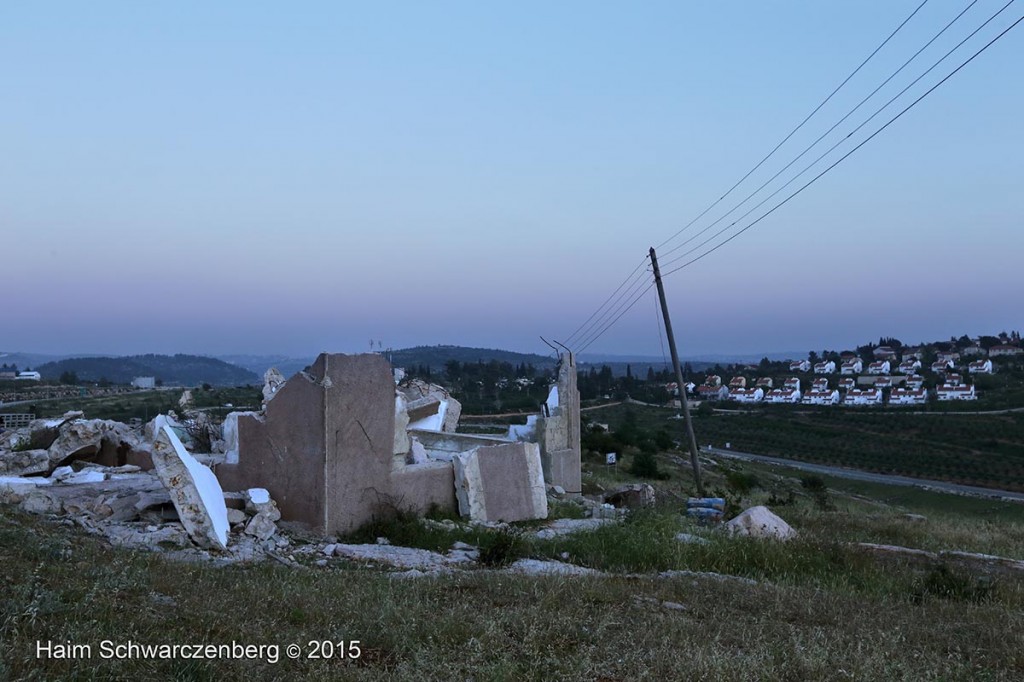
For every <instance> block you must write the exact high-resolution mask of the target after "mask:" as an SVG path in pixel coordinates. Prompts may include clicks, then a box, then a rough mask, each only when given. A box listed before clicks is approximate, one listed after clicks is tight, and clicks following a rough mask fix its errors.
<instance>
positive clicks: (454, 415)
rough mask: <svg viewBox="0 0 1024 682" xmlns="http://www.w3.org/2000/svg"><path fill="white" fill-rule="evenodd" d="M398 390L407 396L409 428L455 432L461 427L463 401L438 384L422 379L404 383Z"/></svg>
mask: <svg viewBox="0 0 1024 682" xmlns="http://www.w3.org/2000/svg"><path fill="white" fill-rule="evenodd" d="M398 390H399V391H400V392H401V393H402V395H404V396H405V399H406V402H407V403H408V409H409V422H410V425H409V428H416V429H421V430H425V431H444V432H446V433H453V432H455V431H456V430H457V429H458V427H459V417H460V416H461V415H462V403H460V402H459V401H458V400H456V399H455V398H453V397H452V396H451V394H450V393H448V391H447V390H445V389H444V387H442V386H438V385H437V384H431V383H427V382H426V381H423V380H421V379H412V380H410V381H407V382H404V383H402V384H401V385H400V386H399V387H398Z"/></svg>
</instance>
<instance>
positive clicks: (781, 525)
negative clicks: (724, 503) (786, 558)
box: [724, 505, 796, 540]
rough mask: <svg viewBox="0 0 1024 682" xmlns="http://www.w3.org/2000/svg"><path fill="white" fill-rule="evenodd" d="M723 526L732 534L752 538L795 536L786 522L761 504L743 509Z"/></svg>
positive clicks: (788, 537) (786, 538)
mask: <svg viewBox="0 0 1024 682" xmlns="http://www.w3.org/2000/svg"><path fill="white" fill-rule="evenodd" d="M724 528H725V529H726V530H727V531H729V532H730V533H733V534H734V535H742V536H749V537H754V538H765V539H772V540H790V539H792V538H795V537H796V531H795V530H793V529H792V528H791V527H790V525H789V524H788V523H786V522H785V521H783V520H782V519H781V518H779V517H778V516H776V515H775V514H773V513H772V511H771V510H770V509H768V507H765V506H763V505H758V506H756V507H751V508H749V509H747V510H745V511H743V513H741V514H739V515H738V516H737V517H736V518H734V519H732V520H731V521H729V522H728V523H726V524H725V526H724Z"/></svg>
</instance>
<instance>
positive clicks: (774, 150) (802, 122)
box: [655, 0, 928, 249]
mask: <svg viewBox="0 0 1024 682" xmlns="http://www.w3.org/2000/svg"><path fill="white" fill-rule="evenodd" d="M927 3H928V0H923V2H921V4H920V5H918V6H917V7H916V8H915V9H914V11H913V12H911V13H910V15H909V16H908V17H907V18H906V19H904V20H903V21H902V22H901V23H900V25H899V26H897V27H896V28H895V29H894V30H893V31H892V33H890V34H889V35H888V36H887V37H886V38H885V40H883V41H882V42H881V44H879V46H878V47H876V48H875V49H874V50H872V52H871V54H869V55H868V56H867V57H865V58H864V61H862V62H861V63H860V64H859V65H858V66H857V68H856V69H854V70H853V71H852V72H850V75H848V76H847V77H846V78H844V79H843V82H842V83H840V84H839V85H838V86H836V88H835V89H834V90H833V91H832V92H830V93H829V95H828V96H827V97H826V98H825V99H823V100H822V101H821V102H820V103H819V104H818V106H816V107H815V108H814V109H813V110H812V111H811V113H809V114H807V116H806V117H805V118H804V120H802V121H801V122H800V123H799V124H798V125H797V126H796V127H795V128H793V130H791V131H790V132H789V134H788V135H786V136H785V137H784V138H782V141H781V142H779V143H778V144H777V145H775V147H774V148H773V149H772V150H771V151H770V152H768V154H766V155H765V157H764V158H762V159H761V160H760V161H758V162H757V164H756V165H755V166H754V167H753V168H751V169H750V170H748V171H747V172H746V174H745V175H744V176H743V177H742V178H740V179H739V180H737V181H736V184H734V185H733V186H732V187H730V188H729V189H728V191H726V192H725V194H723V195H722V196H720V197H719V198H718V199H716V200H715V201H714V203H712V204H711V205H710V206H708V207H707V208H705V209H704V210H703V211H701V213H700V215H698V216H697V217H696V218H694V219H693V220H691V221H690V222H688V223H687V224H686V225H684V226H683V227H682V228H681V229H679V230H678V231H677V232H676V233H675V234H673V235H672V236H671V237H669V238H668V239H666V240H665V241H663V242H662V243H660V244H658V245H657V246H656V247H655V248H658V249H660V248H661V247H663V246H665V245H666V244H668V243H669V242H670V241H672V240H673V239H675V238H676V237H678V236H679V235H681V234H682V233H683V232H685V231H686V230H688V229H689V228H690V227H691V226H692V225H693V224H694V223H696V222H697V221H698V220H700V219H701V218H703V217H704V216H705V215H707V214H708V212H709V211H711V210H712V209H714V208H715V206H717V205H718V204H719V203H721V202H722V201H724V200H725V198H726V197H728V196H729V195H730V194H732V193H733V191H734V190H735V189H736V188H737V187H739V186H740V185H741V184H743V182H744V181H745V180H746V179H747V178H749V177H750V176H751V175H753V174H754V173H755V172H756V171H757V170H758V169H759V168H760V167H761V166H763V165H764V163H765V162H766V161H768V159H770V158H771V157H772V156H774V155H775V152H777V151H779V149H780V148H781V147H782V145H784V144H786V142H788V141H789V139H790V138H791V137H793V135H795V134H796V133H797V132H798V131H799V130H800V129H801V128H803V127H804V125H806V123H807V122H808V121H809V120H811V118H812V117H813V116H814V115H815V114H816V113H818V112H819V111H820V110H821V108H822V107H823V106H825V105H826V104H828V102H829V101H830V100H831V99H832V98H833V97H834V96H835V95H836V93H838V92H839V91H840V90H841V89H842V88H843V86H845V85H846V84H847V83H848V82H849V81H850V79H851V78H853V77H854V76H856V75H857V73H858V72H859V71H860V70H861V69H862V68H864V66H865V65H866V64H867V63H868V62H869V61H871V59H872V58H873V57H874V56H875V55H876V54H878V52H879V50H881V49H882V48H883V47H885V46H886V44H888V42H889V41H890V40H892V39H893V37H895V35H896V34H897V33H899V32H900V30H901V29H902V28H903V27H904V26H906V25H907V22H909V21H910V20H911V19H913V18H914V16H915V15H916V14H917V13H918V12H919V11H921V8H922V7H924V6H925V5H926V4H927Z"/></svg>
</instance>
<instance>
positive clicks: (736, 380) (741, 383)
mask: <svg viewBox="0 0 1024 682" xmlns="http://www.w3.org/2000/svg"><path fill="white" fill-rule="evenodd" d="M746 387H747V378H746V377H733V378H732V379H730V380H729V390H732V389H734V388H746Z"/></svg>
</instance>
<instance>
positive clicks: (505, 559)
mask: <svg viewBox="0 0 1024 682" xmlns="http://www.w3.org/2000/svg"><path fill="white" fill-rule="evenodd" d="M477 549H479V550H480V563H481V564H483V565H484V566H492V567H495V566H507V565H508V564H510V563H512V562H513V561H515V560H516V559H520V558H522V557H524V556H526V543H525V542H524V541H523V538H522V536H521V535H520V534H519V533H518V532H516V531H512V530H499V531H497V532H492V533H484V534H482V535H481V536H480V539H479V542H478V546H477Z"/></svg>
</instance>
